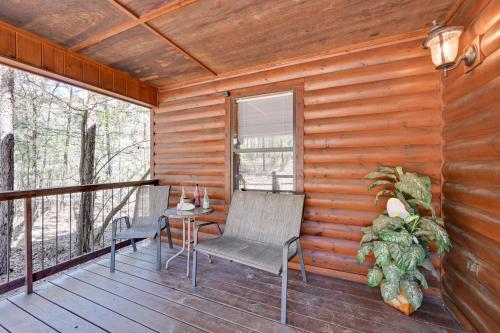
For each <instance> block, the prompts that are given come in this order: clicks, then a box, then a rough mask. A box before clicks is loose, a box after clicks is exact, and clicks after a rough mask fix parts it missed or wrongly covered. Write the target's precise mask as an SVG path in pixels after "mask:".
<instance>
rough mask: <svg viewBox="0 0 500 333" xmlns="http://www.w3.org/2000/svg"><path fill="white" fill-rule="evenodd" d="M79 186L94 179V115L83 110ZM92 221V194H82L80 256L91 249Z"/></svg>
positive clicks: (79, 219)
mask: <svg viewBox="0 0 500 333" xmlns="http://www.w3.org/2000/svg"><path fill="white" fill-rule="evenodd" d="M81 126H82V127H81V132H82V135H81V154H80V170H79V171H80V184H82V185H85V184H91V183H92V181H93V179H94V162H95V141H96V114H95V110H94V109H93V108H92V109H89V110H85V111H84V113H83V118H82V125H81ZM93 221H94V193H92V192H83V193H82V194H81V198H80V214H79V217H78V224H77V228H78V229H77V230H78V231H77V235H78V237H77V248H78V251H79V253H80V254H82V253H84V252H88V251H90V249H91V246H90V236H91V231H92V223H93Z"/></svg>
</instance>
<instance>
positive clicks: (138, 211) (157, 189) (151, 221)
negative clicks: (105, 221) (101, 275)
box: [110, 185, 173, 273]
mask: <svg viewBox="0 0 500 333" xmlns="http://www.w3.org/2000/svg"><path fill="white" fill-rule="evenodd" d="M169 195H170V186H149V185H148V186H140V187H139V188H138V189H137V193H136V196H135V209H134V217H133V218H132V221H130V218H129V217H128V216H123V217H119V218H117V219H115V220H113V225H112V239H111V265H110V271H111V273H113V272H114V271H115V250H116V241H117V240H118V239H130V240H131V242H132V248H133V249H134V251H137V247H136V244H135V240H136V239H139V238H154V237H156V269H157V270H160V269H161V231H162V230H163V229H164V228H166V229H167V238H168V246H169V247H170V248H171V249H172V248H173V246H172V235H171V233H170V224H169V221H168V219H167V218H166V217H165V216H163V212H164V210H165V208H167V206H168V198H169ZM122 221H123V222H125V225H126V229H124V230H122V231H120V232H117V227H118V223H120V222H122Z"/></svg>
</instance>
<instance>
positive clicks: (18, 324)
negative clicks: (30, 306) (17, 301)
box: [0, 300, 57, 333]
mask: <svg viewBox="0 0 500 333" xmlns="http://www.w3.org/2000/svg"><path fill="white" fill-rule="evenodd" d="M0 319H1V320H0V325H1V326H2V327H3V328H4V329H6V330H7V331H8V332H12V333H17V332H19V333H24V332H57V331H56V330H54V329H52V328H51V327H50V326H47V325H46V324H44V323H42V322H41V321H40V320H38V319H36V318H35V317H33V316H32V315H30V314H29V313H27V312H25V311H24V310H21V309H20V308H19V307H17V306H16V305H14V304H13V303H11V302H9V301H8V300H3V301H1V302H0Z"/></svg>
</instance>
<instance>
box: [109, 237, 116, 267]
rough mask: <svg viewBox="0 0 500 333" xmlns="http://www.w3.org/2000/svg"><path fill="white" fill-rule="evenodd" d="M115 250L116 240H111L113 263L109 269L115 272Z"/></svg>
mask: <svg viewBox="0 0 500 333" xmlns="http://www.w3.org/2000/svg"><path fill="white" fill-rule="evenodd" d="M115 250H116V240H115V239H113V240H112V241H111V265H109V271H110V272H111V273H113V272H114V271H115Z"/></svg>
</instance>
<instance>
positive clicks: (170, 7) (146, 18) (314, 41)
mask: <svg viewBox="0 0 500 333" xmlns="http://www.w3.org/2000/svg"><path fill="white" fill-rule="evenodd" d="M455 2H456V0H442V1H435V0H420V1H414V0H399V1H395V0H377V1H364V0H337V1H332V0H273V1H269V0H238V1H232V0H88V1H80V0H3V1H0V20H3V21H6V22H8V23H10V24H13V25H15V26H18V27H20V28H23V29H26V30H28V31H30V32H32V33H34V34H37V35H40V36H41V37H44V38H46V39H49V40H51V41H54V42H56V43H58V44H61V45H63V46H65V47H68V48H70V49H72V50H74V51H77V52H79V53H81V54H83V55H86V56H88V57H90V58H93V59H95V60H97V61H100V62H102V63H104V64H107V65H109V66H111V67H114V68H116V69H118V70H121V71H124V72H127V73H129V74H130V75H132V76H135V77H137V78H139V79H141V80H143V81H145V82H147V83H150V84H152V85H156V86H165V85H170V84H175V83H179V82H185V81H193V80H203V79H207V78H212V77H216V76H217V75H222V74H227V73H230V72H235V71H244V70H247V69H248V70H250V69H252V68H256V67H262V66H264V65H266V64H276V63H277V62H285V61H287V60H289V59H293V58H297V57H304V56H308V55H311V56H313V55H317V54H321V53H324V52H326V51H328V50H330V49H333V48H338V47H342V46H346V45H349V44H354V43H359V42H365V41H369V40H372V39H377V38H382V37H387V36H390V35H394V34H399V33H405V32H409V31H414V30H418V29H421V28H425V27H428V26H430V25H431V22H432V20H434V19H435V20H438V21H443V20H444V18H445V17H446V14H447V12H448V11H449V10H450V8H452V7H453V4H454V3H455Z"/></svg>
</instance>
